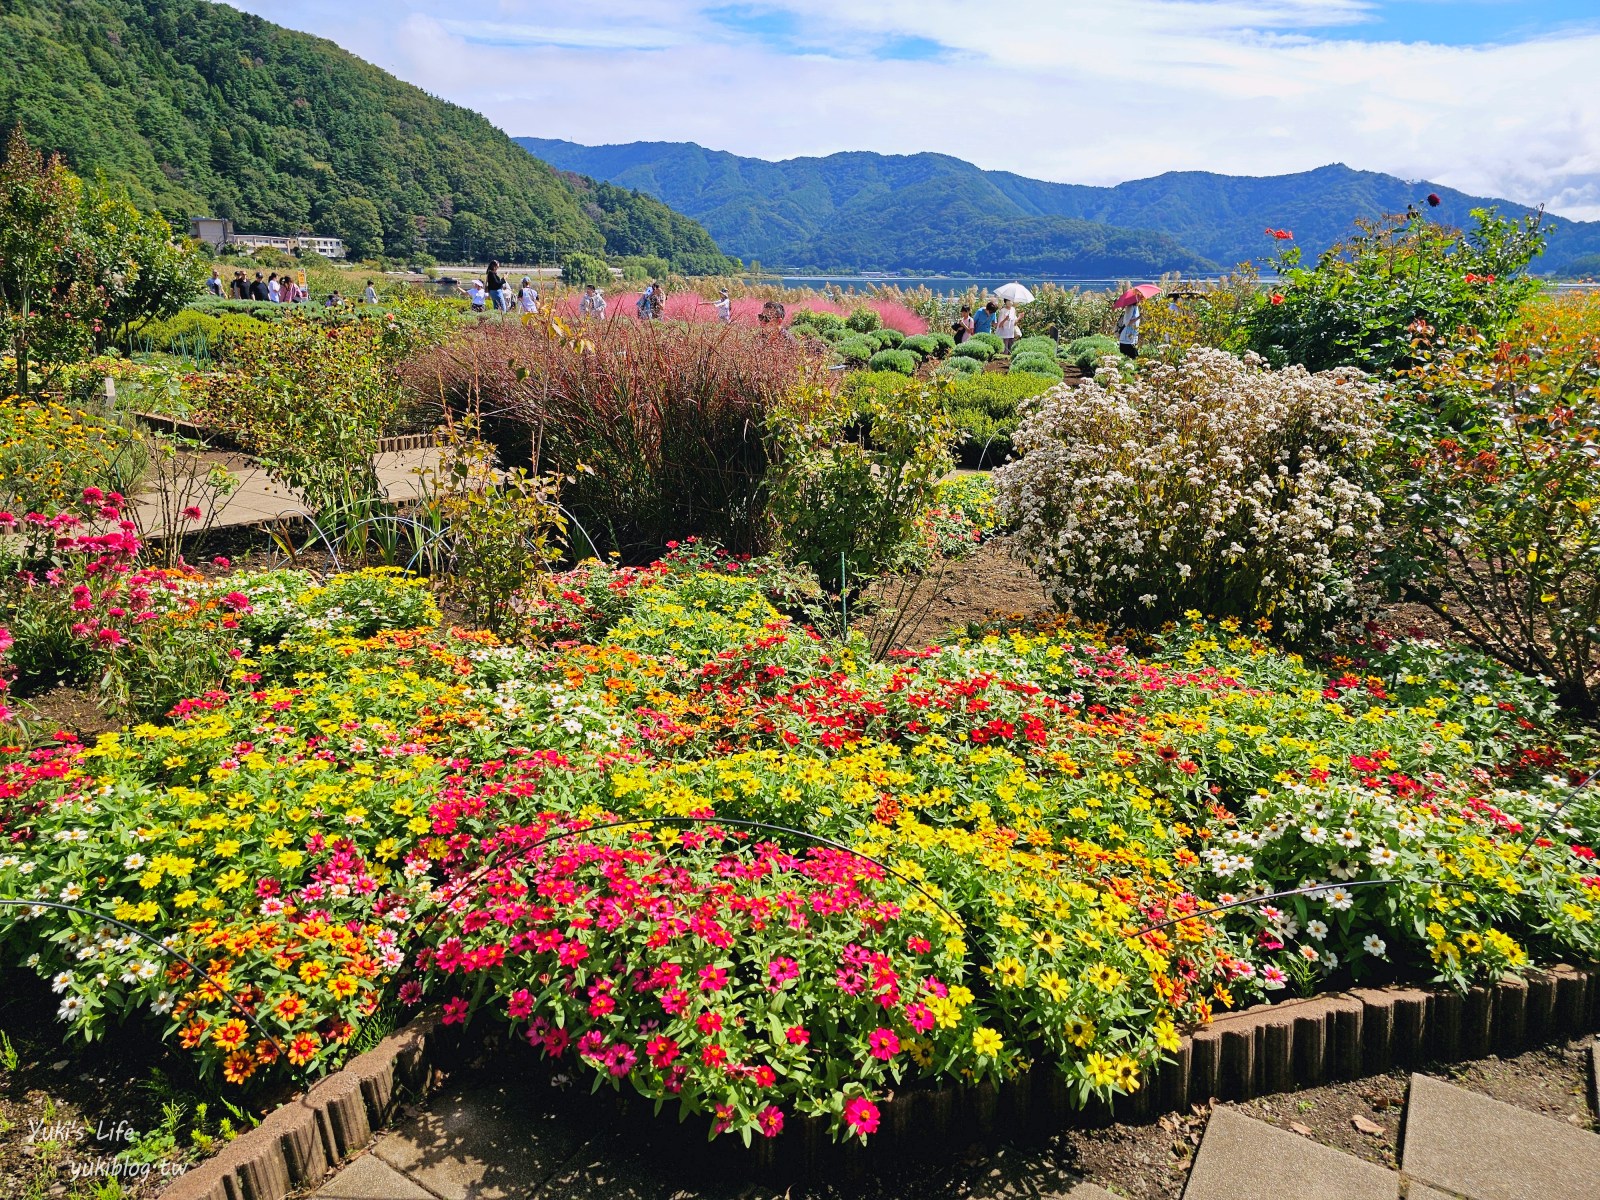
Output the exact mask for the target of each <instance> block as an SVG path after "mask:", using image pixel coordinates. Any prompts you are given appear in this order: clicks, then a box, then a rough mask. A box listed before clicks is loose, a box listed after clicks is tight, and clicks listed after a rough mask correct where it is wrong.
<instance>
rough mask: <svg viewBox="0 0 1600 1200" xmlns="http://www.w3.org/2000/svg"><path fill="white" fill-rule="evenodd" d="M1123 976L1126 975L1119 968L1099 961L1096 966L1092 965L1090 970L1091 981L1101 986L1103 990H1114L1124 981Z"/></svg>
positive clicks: (1089, 977)
mask: <svg viewBox="0 0 1600 1200" xmlns="http://www.w3.org/2000/svg"><path fill="white" fill-rule="evenodd" d="M1123 978H1124V977H1123V974H1122V972H1121V971H1119V970H1117V969H1116V968H1115V967H1112V966H1107V965H1106V964H1105V963H1099V964H1098V965H1096V966H1093V967H1090V968H1089V971H1088V979H1089V982H1090V983H1092V984H1094V986H1095V987H1097V988H1099V989H1100V990H1101V991H1102V992H1109V991H1112V990H1114V989H1115V988H1116V987H1117V986H1118V985H1120V984H1121V983H1122V980H1123Z"/></svg>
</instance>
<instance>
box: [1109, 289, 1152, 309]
mask: <svg viewBox="0 0 1600 1200" xmlns="http://www.w3.org/2000/svg"><path fill="white" fill-rule="evenodd" d="M1159 295H1161V289H1160V288H1158V287H1157V286H1156V285H1155V284H1153V283H1141V284H1140V285H1139V286H1138V287H1131V288H1129V289H1128V290H1127V291H1125V292H1123V293H1122V295H1120V296H1118V297H1117V303H1116V305H1115V307H1117V308H1127V307H1128V305H1130V304H1137V303H1139V301H1141V300H1149V299H1151V298H1152V297H1155V296H1159Z"/></svg>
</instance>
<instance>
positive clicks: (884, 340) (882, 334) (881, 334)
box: [861, 329, 904, 350]
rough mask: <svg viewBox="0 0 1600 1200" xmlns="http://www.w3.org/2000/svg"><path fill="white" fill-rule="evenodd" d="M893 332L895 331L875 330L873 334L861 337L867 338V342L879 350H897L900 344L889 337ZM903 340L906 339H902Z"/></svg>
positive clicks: (865, 334)
mask: <svg viewBox="0 0 1600 1200" xmlns="http://www.w3.org/2000/svg"><path fill="white" fill-rule="evenodd" d="M893 332H894V331H893V330H890V329H874V330H873V331H872V332H871V333H864V334H862V335H861V336H862V337H864V338H866V339H867V341H869V342H871V343H872V344H873V345H874V346H876V347H877V348H878V349H879V350H897V349H899V343H897V342H895V341H894V339H893V338H891V337H890V336H889V335H890V334H891V333H893ZM902 340H904V339H903V338H902Z"/></svg>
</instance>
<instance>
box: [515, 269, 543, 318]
mask: <svg viewBox="0 0 1600 1200" xmlns="http://www.w3.org/2000/svg"><path fill="white" fill-rule="evenodd" d="M517 307H518V308H520V309H522V315H523V316H525V317H531V316H533V314H534V313H536V312H538V311H539V290H538V289H537V288H536V287H534V286H533V280H531V279H529V278H528V277H527V276H526V275H524V276H523V277H522V286H521V287H519V288H518V289H517Z"/></svg>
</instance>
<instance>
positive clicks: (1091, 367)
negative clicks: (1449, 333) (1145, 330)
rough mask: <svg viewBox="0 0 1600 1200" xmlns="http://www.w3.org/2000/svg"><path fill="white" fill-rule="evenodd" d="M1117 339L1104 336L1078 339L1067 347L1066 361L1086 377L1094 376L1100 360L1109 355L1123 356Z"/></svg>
mask: <svg viewBox="0 0 1600 1200" xmlns="http://www.w3.org/2000/svg"><path fill="white" fill-rule="evenodd" d="M1121 353H1122V351H1121V349H1120V348H1119V347H1118V346H1117V339H1116V338H1114V337H1106V336H1105V335H1104V334H1098V333H1097V334H1094V335H1092V336H1090V337H1081V338H1076V339H1074V340H1073V341H1070V342H1068V343H1067V345H1066V360H1067V361H1068V362H1069V363H1071V364H1072V365H1073V366H1075V367H1077V368H1078V370H1080V371H1082V372H1083V373H1084V374H1085V375H1093V374H1094V372H1095V368H1096V367H1097V366H1098V365H1099V363H1100V360H1101V359H1102V358H1104V357H1105V356H1106V355H1108V354H1121Z"/></svg>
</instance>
